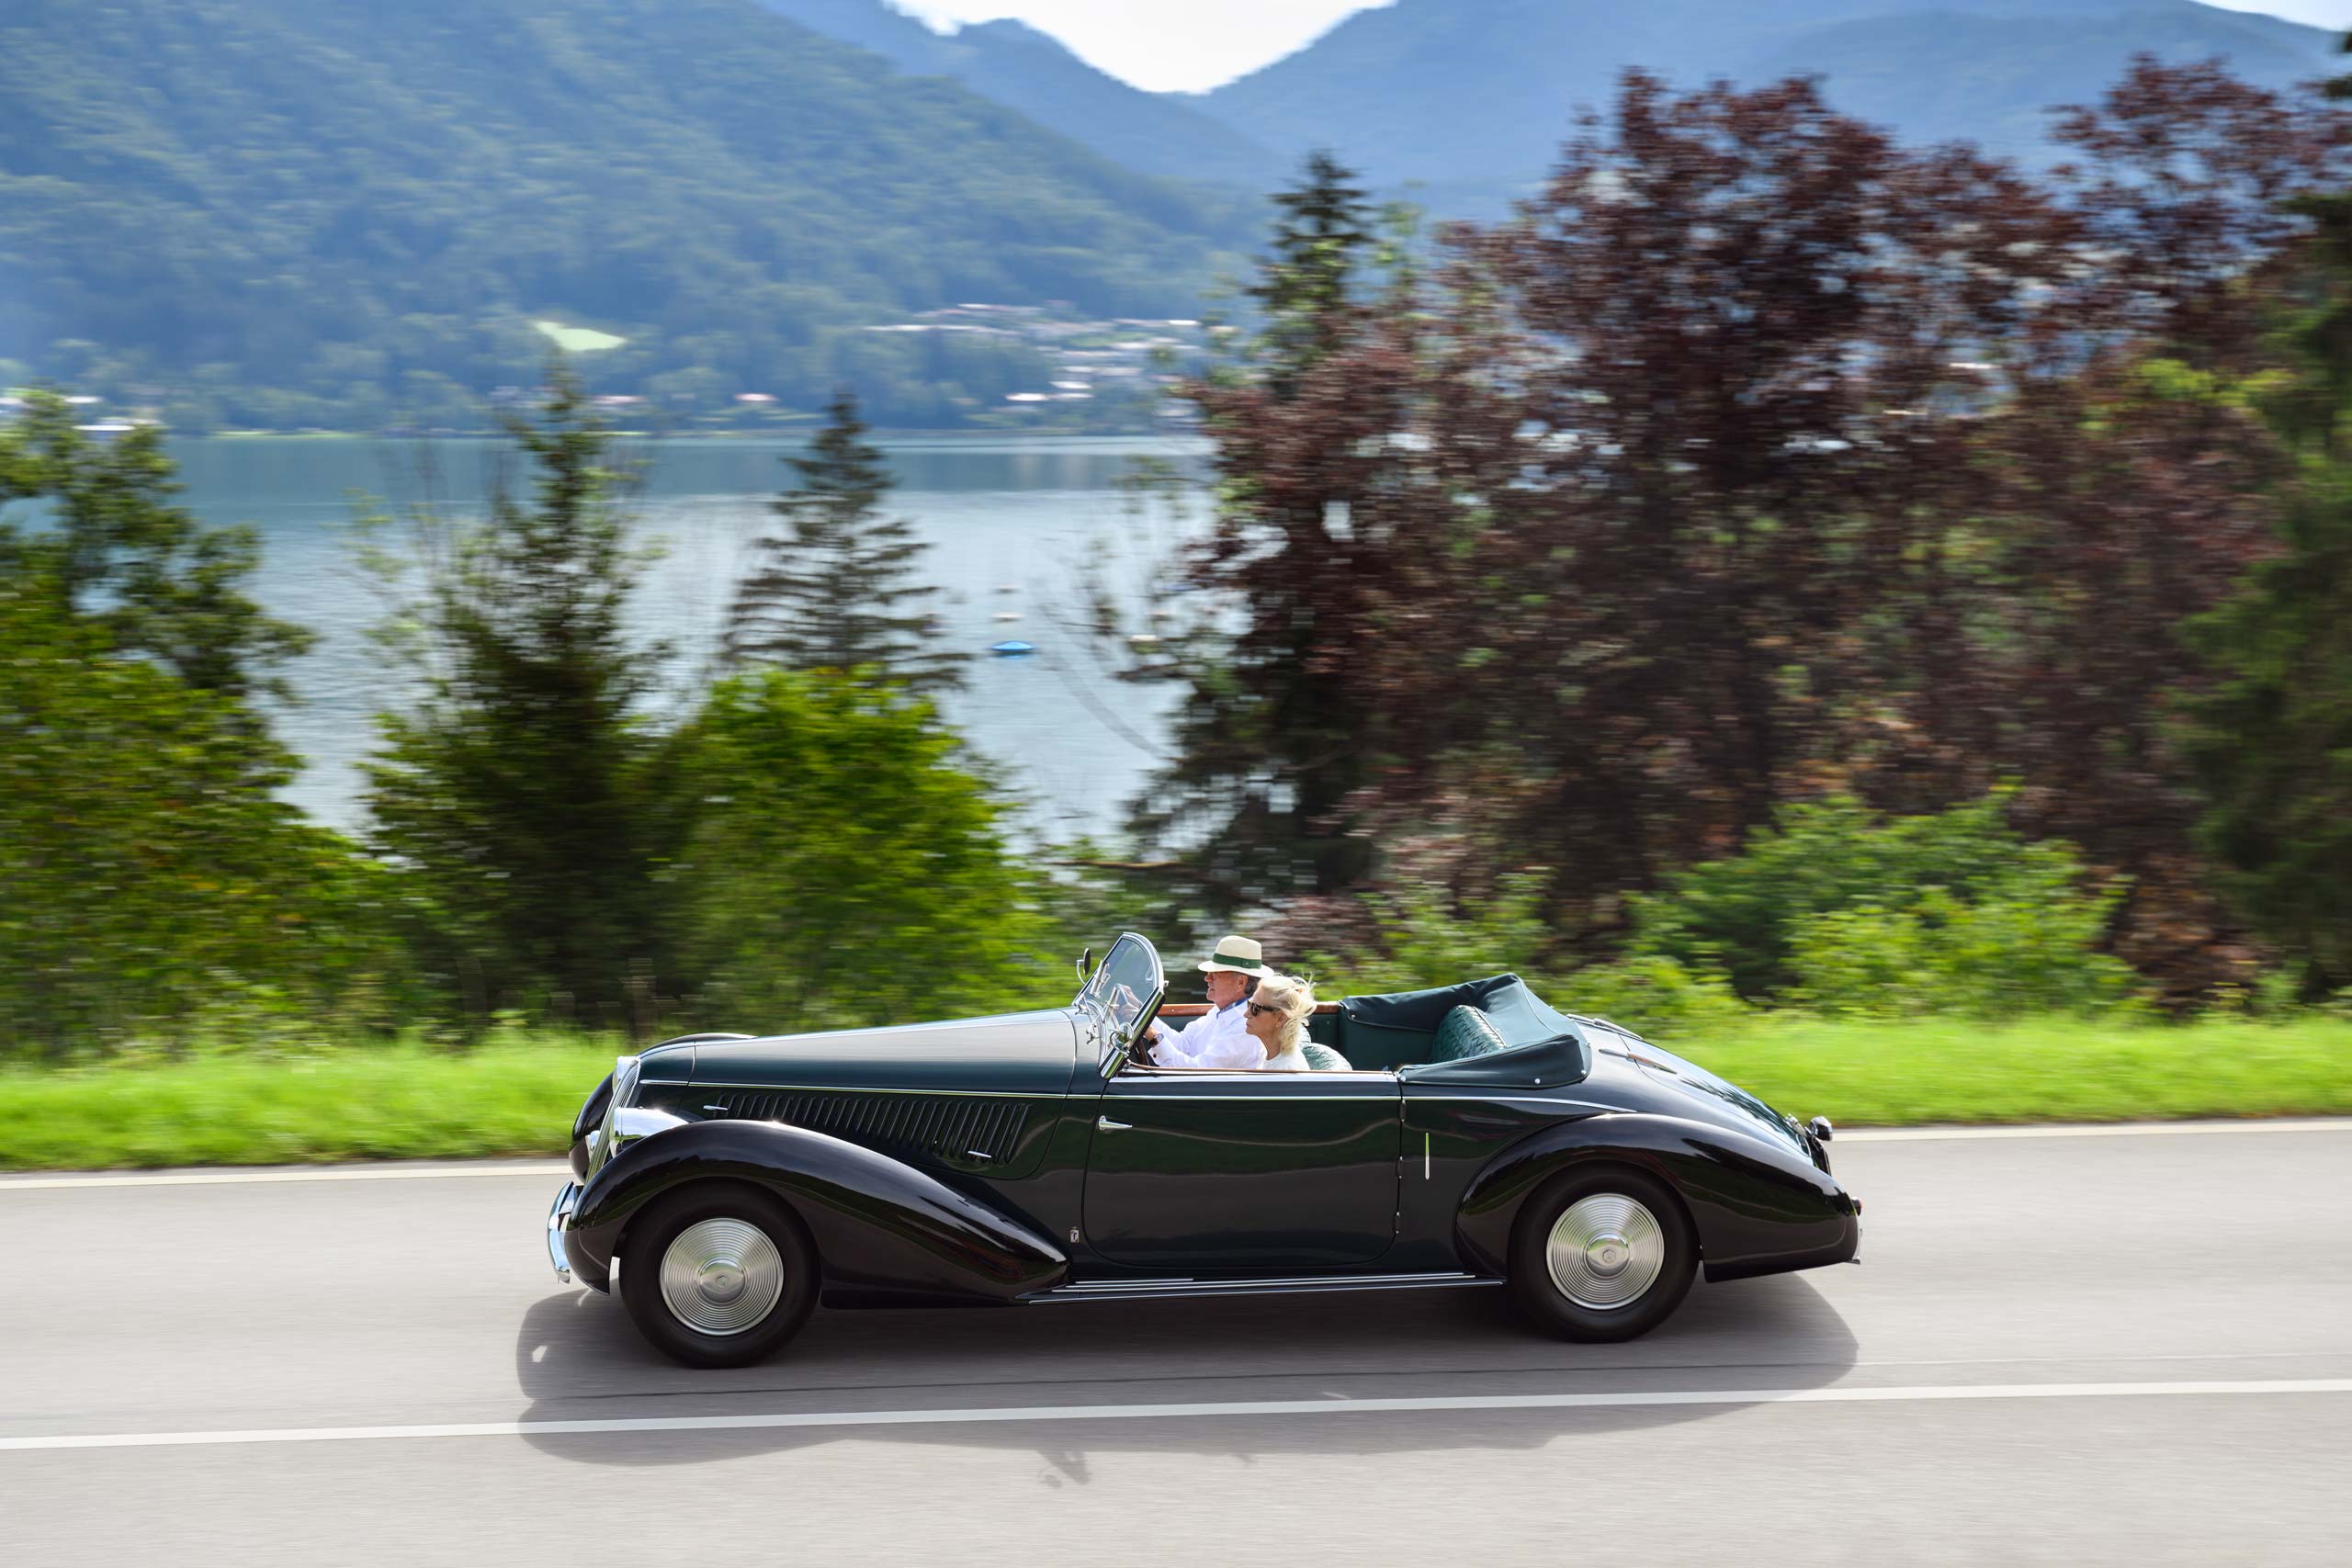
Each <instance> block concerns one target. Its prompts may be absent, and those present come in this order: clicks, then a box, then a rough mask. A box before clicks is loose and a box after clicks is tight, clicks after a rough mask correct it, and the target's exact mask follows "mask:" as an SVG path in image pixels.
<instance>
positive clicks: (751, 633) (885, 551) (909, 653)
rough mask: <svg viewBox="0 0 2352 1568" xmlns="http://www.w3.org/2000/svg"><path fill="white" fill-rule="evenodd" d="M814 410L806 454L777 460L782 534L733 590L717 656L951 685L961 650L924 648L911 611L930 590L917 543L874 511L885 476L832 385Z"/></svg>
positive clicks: (913, 685) (853, 410) (922, 687)
mask: <svg viewBox="0 0 2352 1568" xmlns="http://www.w3.org/2000/svg"><path fill="white" fill-rule="evenodd" d="M826 416H827V417H826V422H825V428H824V429H823V430H822V431H821V432H820V433H819V434H818V436H817V440H816V444H815V446H814V447H813V448H812V449H811V451H810V453H809V456H807V457H788V458H786V462H788V463H790V464H791V465H792V468H793V471H794V472H795V473H796V474H797V476H798V478H799V485H798V487H797V489H794V490H790V491H786V492H785V493H784V494H782V495H780V496H778V497H777V498H776V500H775V503H774V504H773V506H772V508H771V510H773V511H774V512H775V514H776V515H777V516H778V517H780V518H782V519H783V520H784V522H785V525H786V528H785V532H783V533H782V534H779V535H775V536H770V537H768V538H765V539H763V540H762V541H761V542H760V548H761V552H762V558H761V560H760V562H759V564H758V565H757V566H756V567H754V568H753V570H752V572H751V574H750V575H749V576H747V577H746V578H745V579H744V580H743V581H742V583H741V585H740V586H739V587H738V588H737V590H736V593H735V604H734V607H733V609H732V611H731V612H730V613H729V617H728V628H727V641H726V654H727V659H728V661H729V663H732V664H743V663H752V664H771V665H776V666H780V667H782V668H784V669H787V670H836V671H854V670H861V669H863V670H870V671H875V672H876V673H878V674H879V675H880V676H881V677H882V678H883V679H885V680H888V681H889V682H893V683H895V684H898V685H901V686H904V687H906V688H907V689H909V690H910V691H930V690H937V689H939V688H942V687H950V686H956V685H959V684H961V683H962V682H963V671H962V668H961V666H962V662H963V660H962V659H961V657H960V656H958V655H956V654H952V653H944V652H941V651H938V650H936V649H933V648H932V647H931V646H930V638H931V625H932V617H931V616H930V615H924V614H917V613H913V611H912V608H911V607H912V606H914V605H916V604H919V603H920V602H921V601H922V600H924V599H926V598H929V597H930V596H931V594H932V592H933V590H932V589H930V588H928V587H923V586H921V585H919V584H917V583H916V582H915V581H913V576H914V569H915V563H916V561H917V560H918V559H920V558H921V557H922V552H923V548H924V547H923V545H922V541H921V540H919V539H917V538H916V537H915V536H914V532H913V530H912V528H911V527H910V526H909V525H908V523H907V521H906V520H905V519H904V518H901V517H886V516H884V515H883V513H882V498H883V497H884V496H885V495H887V494H888V493H889V489H890V478H889V474H888V470H887V469H886V468H884V467H883V463H882V454H881V452H880V451H878V450H877V449H876V448H875V447H874V446H871V445H869V444H868V443H867V442H866V440H865V423H863V422H862V421H860V420H859V418H858V417H857V399H856V397H855V396H854V394H852V393H851V392H850V391H848V390H847V389H842V390H841V391H837V392H835V393H834V394H833V400H832V401H831V404H830V405H828V407H827V410H826Z"/></svg>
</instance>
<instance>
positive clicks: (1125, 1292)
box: [1021, 1272, 1503, 1303]
mask: <svg viewBox="0 0 2352 1568" xmlns="http://www.w3.org/2000/svg"><path fill="white" fill-rule="evenodd" d="M1502 1282H1503V1281H1502V1280H1499V1279H1497V1278H1495V1277H1493V1276H1491V1275H1486V1274H1463V1273H1458V1272H1457V1273H1444V1274H1312V1275H1301V1276H1297V1277H1295V1278H1291V1279H1282V1280H1087V1281H1083V1282H1081V1283H1079V1284H1075V1285H1057V1286H1056V1287H1055V1288H1054V1289H1052V1290H1050V1291H1041V1292H1038V1293H1037V1294H1035V1295H1034V1296H1023V1297H1022V1298H1021V1300H1022V1301H1023V1302H1024V1303H1041V1302H1081V1301H1092V1302H1125V1301H1157V1300H1165V1299H1168V1298H1171V1297H1191V1296H1254V1295H1268V1296H1276V1295H1293V1294H1306V1293H1310V1292H1322V1291H1432V1290H1446V1289H1455V1288H1460V1287H1462V1286H1465V1285H1499V1284H1501V1283H1502Z"/></svg>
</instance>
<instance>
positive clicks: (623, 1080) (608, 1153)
mask: <svg viewBox="0 0 2352 1568" xmlns="http://www.w3.org/2000/svg"><path fill="white" fill-rule="evenodd" d="M637 1076H638V1060H637V1058H636V1057H635V1056H623V1057H620V1058H619V1059H617V1060H616V1061H615V1062H614V1063H613V1096H612V1098H611V1099H610V1100H606V1101H605V1119H604V1121H603V1122H599V1123H598V1124H597V1127H596V1131H595V1132H594V1134H590V1136H589V1139H588V1174H589V1175H590V1176H592V1177H593V1176H594V1175H595V1174H596V1173H597V1172H598V1171H600V1170H602V1169H603V1168H605V1162H606V1161H608V1160H610V1159H611V1158H612V1157H613V1156H614V1155H615V1154H616V1152H618V1148H617V1145H618V1144H619V1140H620V1117H621V1109H622V1107H624V1106H626V1105H628V1104H629V1103H630V1102H631V1101H633V1100H636V1098H637Z"/></svg>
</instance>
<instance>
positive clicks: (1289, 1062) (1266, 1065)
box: [1258, 1045, 1315, 1073]
mask: <svg viewBox="0 0 2352 1568" xmlns="http://www.w3.org/2000/svg"><path fill="white" fill-rule="evenodd" d="M1258 1070H1259V1071H1261V1072H1267V1073H1311V1072H1313V1071H1314V1070H1315V1068H1314V1067H1313V1066H1311V1065H1309V1064H1308V1062H1307V1060H1306V1052H1305V1051H1303V1050H1300V1049H1299V1048H1298V1047H1297V1046H1295V1045H1294V1046H1293V1047H1291V1048H1290V1049H1289V1050H1287V1051H1283V1052H1281V1053H1279V1054H1278V1055H1272V1056H1269V1057H1267V1058H1266V1059H1265V1060H1264V1061H1262V1062H1261V1063H1259V1064H1258Z"/></svg>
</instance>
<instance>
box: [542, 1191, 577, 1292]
mask: <svg viewBox="0 0 2352 1568" xmlns="http://www.w3.org/2000/svg"><path fill="white" fill-rule="evenodd" d="M579 1201H580V1184H579V1183H578V1182H576V1181H567V1182H565V1183H564V1184H563V1188H562V1190H560V1191H559V1192H557V1193H556V1195H555V1202H554V1204H553V1205H552V1206H550V1207H549V1208H548V1263H549V1264H550V1265H552V1266H553V1267H554V1269H555V1282H556V1283H557V1284H559V1285H569V1284H570V1283H571V1258H567V1257H565V1256H564V1253H563V1233H564V1232H565V1231H567V1230H569V1229H571V1211H572V1208H573V1206H574V1205H575V1204H577V1203H578V1202H579Z"/></svg>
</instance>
